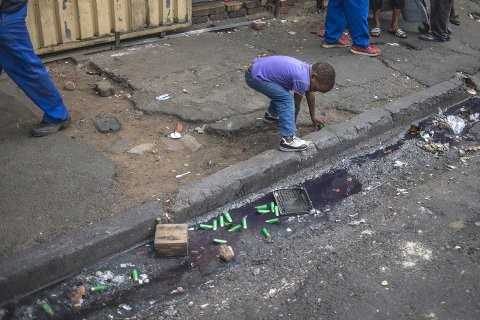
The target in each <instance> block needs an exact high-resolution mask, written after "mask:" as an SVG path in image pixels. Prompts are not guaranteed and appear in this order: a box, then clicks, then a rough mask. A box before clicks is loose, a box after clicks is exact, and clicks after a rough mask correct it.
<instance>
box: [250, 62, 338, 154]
mask: <svg viewBox="0 0 480 320" xmlns="http://www.w3.org/2000/svg"><path fill="white" fill-rule="evenodd" d="M245 80H246V82H247V84H248V86H249V87H250V88H252V89H255V90H256V91H258V92H260V93H263V94H264V95H266V96H267V97H269V98H270V99H271V102H270V107H269V108H268V111H267V112H266V113H265V117H264V120H265V121H266V122H278V127H279V130H280V135H281V140H280V150H281V151H303V150H305V149H307V147H308V145H309V142H308V141H305V140H302V139H300V138H298V137H297V136H296V131H297V129H296V125H295V124H296V118H297V116H298V112H299V111H300V104H301V102H302V98H303V95H305V96H306V98H307V103H308V108H309V110H310V117H311V119H312V122H313V124H314V125H316V126H321V125H323V122H322V120H321V119H320V118H317V117H316V116H315V94H314V92H328V91H330V90H332V88H333V86H334V85H335V70H334V69H333V67H332V66H331V65H330V64H328V63H315V64H314V65H310V64H308V63H306V62H303V61H300V60H297V59H295V58H291V57H286V56H270V57H263V58H257V59H255V60H254V61H253V63H252V65H251V67H250V68H249V69H248V70H247V72H246V73H245ZM292 92H293V94H292Z"/></svg>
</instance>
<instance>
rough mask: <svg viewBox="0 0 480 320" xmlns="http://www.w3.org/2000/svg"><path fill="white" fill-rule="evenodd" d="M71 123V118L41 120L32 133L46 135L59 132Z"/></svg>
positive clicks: (33, 135) (34, 135)
mask: <svg viewBox="0 0 480 320" xmlns="http://www.w3.org/2000/svg"><path fill="white" fill-rule="evenodd" d="M69 125H70V118H68V119H67V120H65V121H61V122H55V123H51V122H46V121H42V122H40V123H39V124H38V125H37V126H36V127H35V128H33V129H32V130H31V131H30V133H31V134H32V137H45V136H48V135H51V134H54V133H57V132H58V131H60V130H63V129H65V128H66V127H68V126H69Z"/></svg>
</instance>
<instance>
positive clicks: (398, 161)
mask: <svg viewBox="0 0 480 320" xmlns="http://www.w3.org/2000/svg"><path fill="white" fill-rule="evenodd" d="M406 165H407V163H406V162H403V161H400V160H395V162H394V164H393V166H394V167H395V168H401V167H405V166H406Z"/></svg>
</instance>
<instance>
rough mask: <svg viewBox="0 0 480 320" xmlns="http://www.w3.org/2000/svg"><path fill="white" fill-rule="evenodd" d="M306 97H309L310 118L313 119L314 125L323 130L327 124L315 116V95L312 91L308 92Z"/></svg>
mask: <svg viewBox="0 0 480 320" xmlns="http://www.w3.org/2000/svg"><path fill="white" fill-rule="evenodd" d="M305 96H306V97H307V104H308V110H309V111H310V118H311V119H312V122H313V125H315V126H317V127H318V128H320V129H321V128H322V127H323V126H324V125H325V124H324V121H323V119H321V118H320V117H316V116H315V94H314V93H313V92H312V91H307V93H305Z"/></svg>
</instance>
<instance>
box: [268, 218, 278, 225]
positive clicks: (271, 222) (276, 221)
mask: <svg viewBox="0 0 480 320" xmlns="http://www.w3.org/2000/svg"><path fill="white" fill-rule="evenodd" d="M265 223H268V224H278V223H280V219H278V218H274V219H269V220H266V221H265Z"/></svg>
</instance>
